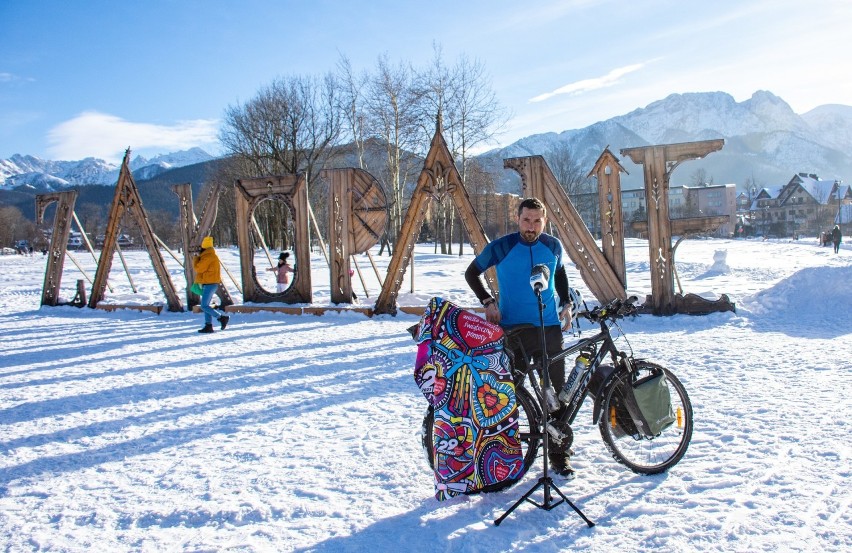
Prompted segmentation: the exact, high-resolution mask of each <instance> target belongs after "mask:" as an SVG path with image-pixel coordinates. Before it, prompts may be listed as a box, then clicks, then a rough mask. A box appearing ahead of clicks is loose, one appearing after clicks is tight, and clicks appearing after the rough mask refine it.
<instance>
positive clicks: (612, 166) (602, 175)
mask: <svg viewBox="0 0 852 553" xmlns="http://www.w3.org/2000/svg"><path fill="white" fill-rule="evenodd" d="M621 173H627V171H626V170H625V169H624V167H622V166H621V163H619V160H618V158H617V157H615V155H614V154H613V153H612V152H611V151H610V150H609V146H607V147H606V148H604V151H603V153H601V155H600V157H599V158H598V160H597V162H595V165H594V167H592V170H591V171H590V172H589V174H588V176H594V177H595V179H596V180H597V182H598V213H599V214H600V224H601V249H602V250H603V255H604V258H605V259H606V260H607V263H609V266H610V267H611V268H612V270H613V272H615V276H616V277H618V280H619V282H620V283H621V287H622V288H624V289H627V265H626V262H625V259H624V214H623V213H622V211H621V203H622V202H621Z"/></svg>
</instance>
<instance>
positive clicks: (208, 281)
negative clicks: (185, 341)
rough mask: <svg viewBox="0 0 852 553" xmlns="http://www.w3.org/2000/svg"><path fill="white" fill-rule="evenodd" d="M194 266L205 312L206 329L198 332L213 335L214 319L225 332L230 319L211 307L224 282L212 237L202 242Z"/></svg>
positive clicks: (194, 259) (206, 237)
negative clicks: (211, 302) (211, 301)
mask: <svg viewBox="0 0 852 553" xmlns="http://www.w3.org/2000/svg"><path fill="white" fill-rule="evenodd" d="M192 266H193V267H194V268H195V282H197V283H198V284H200V285H201V311H203V312H204V327H202V328H201V330H199V331H198V332H201V333H202V334H210V333H212V332H213V319H214V318H215V319H216V320H217V321H219V324H220V325H221V329H222V330H225V327H226V326H228V321H229V320H230V317H229V316H227V315H225V313H223V312H220V311H217V310H216V309H214V308H212V307H210V300H212V299H213V294H215V293H216V289H217V288H219V284H221V282H222V264H221V262H220V261H219V256H217V255H216V250H214V249H213V237H212V236H205V237H204V240H202V241H201V251H200V252H199V253H198V255H196V256H195V257H194V258H193V260H192Z"/></svg>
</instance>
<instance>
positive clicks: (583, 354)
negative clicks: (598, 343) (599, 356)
mask: <svg viewBox="0 0 852 553" xmlns="http://www.w3.org/2000/svg"><path fill="white" fill-rule="evenodd" d="M590 358H591V355H590V354H589V352H587V351H580V355H578V356H577V360H576V362H575V363H574V368H573V369H572V370H571V374H570V375H568V379H567V380H566V381H565V386H564V387H563V388H562V391H561V392H559V401H561V402H562V403H565V404H567V403H570V402H571V398H572V397H573V396H574V393H575V392H576V391H577V388H579V387H580V376H581V375H582V374H583V372H584V371H585V370H586V368H587V367H588V366H589V359H590Z"/></svg>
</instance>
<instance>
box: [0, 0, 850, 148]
mask: <svg viewBox="0 0 852 553" xmlns="http://www.w3.org/2000/svg"><path fill="white" fill-rule="evenodd" d="M0 28H2V29H3V33H2V39H0V159H4V158H8V157H10V156H11V155H12V154H15V153H20V154H31V155H35V156H37V157H41V158H44V159H57V160H58V159H67V160H76V159H81V158H84V157H90V156H91V157H99V158H103V159H108V160H111V161H116V160H118V159H120V157H121V155H122V153H123V152H124V150H125V149H126V148H127V147H130V148H131V149H132V150H133V152H134V155H135V154H142V155H146V156H149V157H150V156H151V155H154V154H157V153H168V152H171V151H176V150H180V149H186V148H189V147H192V146H200V147H202V148H204V149H206V150H208V151H209V152H210V153H213V154H216V153H220V152H219V151H218V145H217V140H216V137H217V134H218V130H219V122H220V120H221V118H222V115H223V113H224V111H225V109H226V108H227V107H228V106H229V105H234V104H237V103H240V102H244V101H246V100H248V99H250V98H252V97H253V96H254V95H255V94H256V92H257V91H258V90H259V89H260V88H261V87H264V86H266V85H268V84H269V83H271V82H272V80H273V79H275V78H276V77H280V76H284V75H304V74H315V75H319V74H322V73H324V72H327V71H331V70H333V69H334V68H335V65H336V63H337V61H338V60H339V58H340V54H341V53H342V54H345V55H346V56H348V57H349V58H350V60H351V61H352V63H353V65H354V66H355V68H356V69H372V68H374V67H375V65H376V60H377V58H378V57H379V56H380V55H382V54H387V55H388V56H389V58H390V59H391V60H392V61H395V62H401V61H408V62H411V63H413V64H414V65H415V66H421V67H422V66H423V65H425V64H426V63H428V62H429V60H430V59H431V58H432V55H433V50H432V44H433V42H437V43H438V44H440V45H441V47H442V49H443V53H444V59H445V62H447V64H452V63H454V62H455V61H456V60H457V58H458V56H459V55H460V54H466V55H467V56H468V57H469V58H472V59H477V60H479V61H481V62H483V63H484V65H485V67H486V70H487V72H488V73H489V75H490V77H491V83H492V87H493V88H494V90H495V92H496V94H497V97H498V99H499V100H500V102H501V103H502V104H503V105H504V106H505V107H507V108H508V109H509V110H510V111H511V112H512V113H513V114H514V115H513V118H512V120H511V121H510V123H509V126H508V128H507V130H506V132H505V133H504V134H503V135H502V136H500V137H499V143H495V144H493V145H492V146H497V145H498V144H499V145H507V144H510V143H511V142H513V141H515V140H517V139H518V138H521V137H524V136H528V135H531V134H536V133H542V132H551V131H556V132H560V131H563V130H568V129H575V128H582V127H585V126H587V125H589V124H591V123H594V122H596V121H600V120H604V119H608V118H610V117H613V116H616V115H622V114H625V113H628V112H630V111H632V110H634V109H637V108H641V107H645V106H646V105H648V104H649V103H651V102H653V101H656V100H660V99H662V98H664V97H666V96H667V95H669V94H671V93H676V92H678V93H680V92H704V91H717V90H721V91H724V92H728V93H730V94H732V95H733V96H734V98H735V99H736V100H737V101H743V100H746V99H748V98H749V97H750V96H751V95H752V94H753V93H754V92H755V91H757V90H769V91H771V92H773V93H774V94H776V95H777V96H780V97H781V98H782V99H784V100H785V101H787V102H788V103H789V104H790V105H791V106H792V107H793V109H794V111H796V112H797V113H804V112H806V111H808V110H810V109H812V108H814V107H816V106H818V105H822V104H832V103H833V104H846V105H852V60H850V55H849V54H850V52H852V46H850V44H852V40H850V36H852V2H850V1H849V0H809V1H806V0H740V1H735V0H718V1H714V2H707V1H690V0H679V1H674V0H672V1H669V0H643V1H642V2H624V1H623V0H622V1H614V0H613V1H603V0H601V1H596V0H563V1H548V0H542V1H529V2H517V1H503V0H490V1H485V0H468V1H464V0H455V1H452V2H448V1H444V0H433V1H431V2H406V1H402V0H397V1H394V2H391V1H385V0H374V1H366V0H364V1H358V0H350V1H339V2H338V1H331V0H312V1H301V2H299V1H277V2H276V1H261V0H241V1H239V2H237V1H223V0H204V1H196V0H184V1H177V0H173V1H166V0H148V1H144V2H115V1H110V2H107V1H102V0H88V1H69V0H63V1H40V0H32V1H27V2H24V1H12V0H0Z"/></svg>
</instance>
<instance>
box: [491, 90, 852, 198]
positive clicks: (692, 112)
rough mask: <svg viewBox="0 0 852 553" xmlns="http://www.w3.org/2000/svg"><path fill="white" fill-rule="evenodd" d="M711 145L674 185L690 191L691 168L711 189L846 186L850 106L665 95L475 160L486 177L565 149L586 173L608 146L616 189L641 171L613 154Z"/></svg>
mask: <svg viewBox="0 0 852 553" xmlns="http://www.w3.org/2000/svg"><path fill="white" fill-rule="evenodd" d="M717 138H724V139H725V146H724V148H723V149H722V150H721V151H719V152H716V153H713V154H710V155H708V156H707V157H706V158H704V159H701V160H694V161H690V162H688V163H684V164H683V165H682V166H681V167H679V168H678V169H677V170H676V171H675V172H674V173H673V177H672V183H673V184H690V180H689V179H690V175H692V174H694V173H695V172H696V171H697V170H698V169H704V170H705V174H706V175H707V177H712V178H713V181H714V183H715V184H727V183H735V184H738V185H740V186H741V187H744V185H745V182H746V180H747V179H753V180H754V181H756V183H757V185H758V186H771V185H779V184H785V183H787V182H788V181H789V180H790V178H791V177H792V176H793V175H795V174H796V173H800V172H806V173H809V174H816V175H819V176H820V178H822V179H825V180H828V179H841V180H846V181H848V180H849V179H852V106H845V105H824V106H819V107H817V108H815V109H813V110H811V111H809V112H807V113H804V114H802V115H798V114H796V113H795V112H793V110H792V108H791V107H790V106H789V105H788V104H787V103H786V102H785V101H784V100H782V99H781V98H779V97H777V96H775V95H774V94H772V93H771V92H766V91H758V92H755V93H754V95H752V97H751V98H749V99H748V100H745V101H743V102H737V101H735V100H734V98H733V97H732V96H731V95H730V94H727V93H725V92H701V93H688V94H672V95H670V96H668V97H667V98H665V99H663V100H659V101H657V102H653V103H651V104H649V105H648V106H646V107H644V108H641V109H637V110H634V111H632V112H630V113H628V114H626V115H620V116H617V117H613V118H611V119H608V120H606V121H602V122H599V123H595V124H593V125H590V126H588V127H585V128H583V129H576V130H568V131H564V132H561V133H545V134H538V135H532V136H529V137H526V138H523V139H521V140H518V141H517V142H515V143H514V144H512V145H510V146H508V147H506V148H501V149H497V150H492V151H490V152H487V153H485V154H482V156H480V159H482V160H483V161H484V164H485V165H486V167H488V168H489V169H491V170H492V171H493V170H494V169H495V168H496V167H497V166H498V165H499V167H500V168H502V159H504V158H511V157H522V156H528V155H536V154H541V155H544V156H545V157H547V155H546V154H547V152H548V151H550V150H551V149H552V148H553V147H554V146H555V145H556V144H558V143H560V142H565V143H567V144H568V146H569V147H570V149H571V151H572V152H573V155H574V157H575V161H576V162H577V163H578V164H579V166H580V167H581V168H583V169H584V170H590V169H591V167H592V166H593V165H594V163H595V161H596V160H597V158H598V157H599V156H600V154H601V152H603V149H604V148H605V147H607V146H609V149H610V151H612V152H613V153H614V154H615V155H616V156H617V157H619V158H620V160H621V163H622V166H623V167H624V168H625V169H626V170H627V172H628V175H622V179H621V180H622V186H623V187H624V188H638V187H641V186H642V168H641V167H639V166H637V165H635V164H633V163H632V162H631V161H630V159H629V158H626V157H625V158H621V156H620V155H619V150H620V149H622V148H632V147H639V146H649V145H654V144H671V143H678V142H692V141H698V140H710V139H717ZM507 173H511V172H507ZM511 177H512V178H515V176H514V175H512V176H511ZM505 180H506V178H505V177H504V178H503V181H501V184H505ZM501 188H504V186H501Z"/></svg>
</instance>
